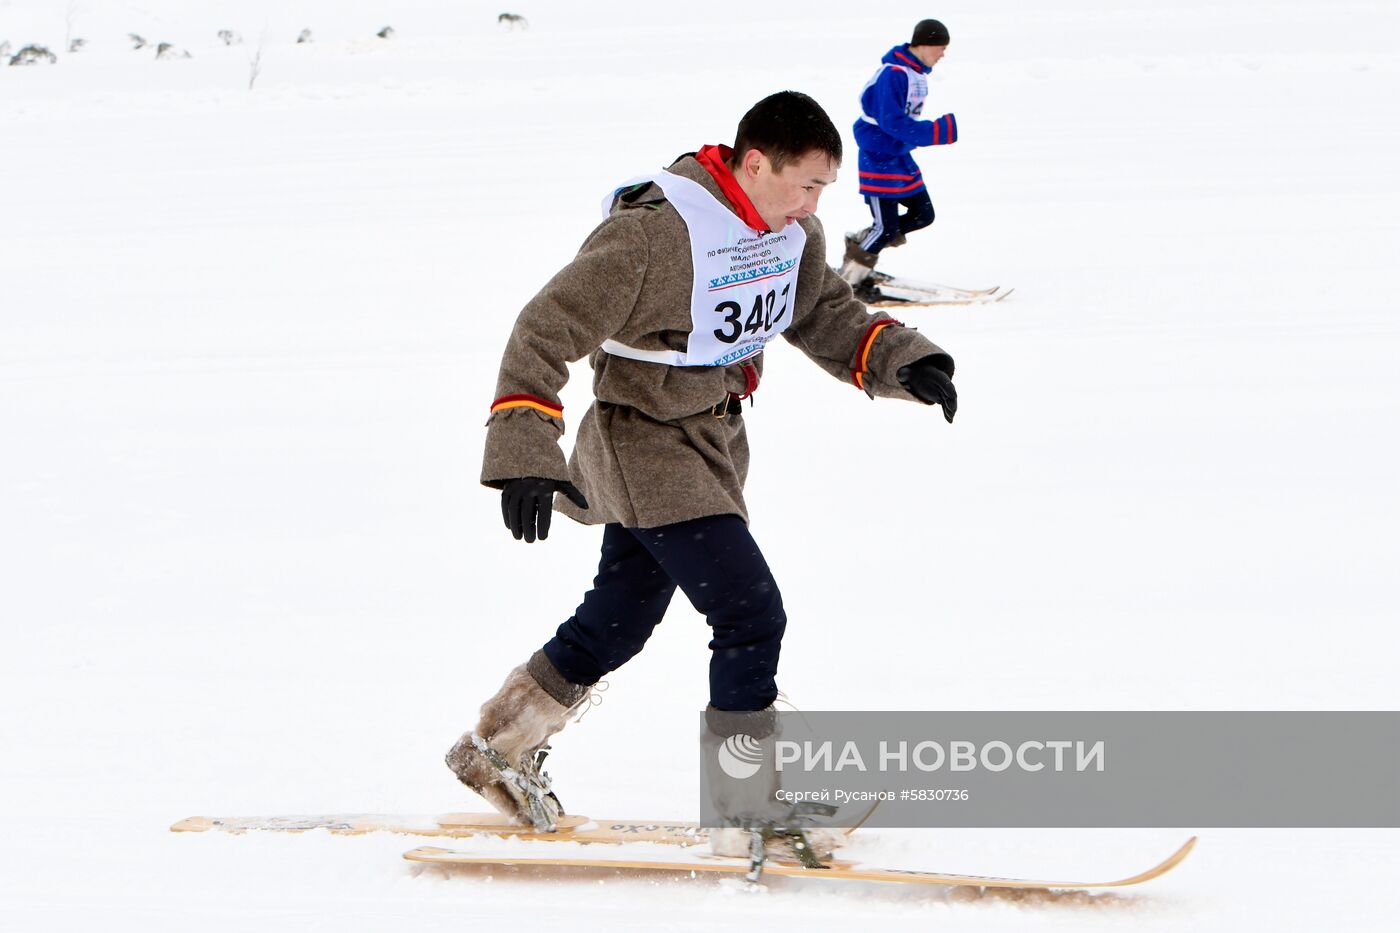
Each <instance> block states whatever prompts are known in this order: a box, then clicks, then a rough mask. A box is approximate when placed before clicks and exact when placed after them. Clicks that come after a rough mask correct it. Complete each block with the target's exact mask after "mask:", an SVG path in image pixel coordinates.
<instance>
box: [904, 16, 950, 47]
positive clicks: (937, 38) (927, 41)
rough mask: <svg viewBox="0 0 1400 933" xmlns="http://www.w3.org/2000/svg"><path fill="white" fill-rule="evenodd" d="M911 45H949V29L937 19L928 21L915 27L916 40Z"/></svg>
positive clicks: (913, 39) (910, 41)
mask: <svg viewBox="0 0 1400 933" xmlns="http://www.w3.org/2000/svg"><path fill="white" fill-rule="evenodd" d="M909 44H910V45H947V44H948V27H947V26H944V25H943V24H942V23H940V22H939V21H938V20H936V19H926V20H923V21H921V22H920V23H919V25H917V26H915V27H914V38H912V39H910V40H909Z"/></svg>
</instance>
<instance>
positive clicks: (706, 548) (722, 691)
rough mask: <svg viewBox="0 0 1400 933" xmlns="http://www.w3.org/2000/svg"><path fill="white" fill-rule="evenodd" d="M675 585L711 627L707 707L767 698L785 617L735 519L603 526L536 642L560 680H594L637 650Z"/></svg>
mask: <svg viewBox="0 0 1400 933" xmlns="http://www.w3.org/2000/svg"><path fill="white" fill-rule="evenodd" d="M677 586H679V587H680V589H681V591H682V592H684V593H685V595H686V597H687V598H688V599H689V600H690V602H691V605H693V606H694V607H695V608H696V610H698V611H699V612H700V613H702V614H703V615H704V616H705V619H706V621H708V622H709V624H710V628H711V629H712V635H713V638H712V639H711V641H710V651H711V654H710V705H711V706H714V707H715V708H716V709H721V710H734V711H746V712H747V711H754V710H760V709H765V708H766V707H769V706H771V705H772V704H773V701H774V700H775V699H776V698H777V695H778V687H777V684H776V682H775V678H776V676H777V673H778V651H779V648H780V646H781V644H782V640H783V629H784V628H785V627H786V625H787V616H786V614H784V612H783V599H782V596H781V594H779V592H778V585H777V583H776V582H774V580H773V574H772V572H771V571H770V570H769V569H768V563H767V562H766V561H765V560H764V559H763V554H762V553H761V552H760V551H759V549H758V545H757V544H756V543H755V542H754V540H753V537H752V535H750V534H749V529H748V526H747V525H745V524H744V522H743V520H742V519H740V518H739V517H738V516H737V515H716V516H711V517H708V518H697V519H695V520H693V521H688V522H680V523H678V524H675V525H662V526H660V527H658V528H623V527H622V526H621V525H616V524H612V525H606V526H604V528H603V548H602V556H601V558H600V559H599V561H598V575H597V576H596V577H595V578H594V579H593V589H591V590H589V591H588V593H587V594H585V595H584V597H583V603H582V604H581V605H580V606H579V607H578V609H577V610H575V612H574V616H573V618H571V619H569V621H567V622H565V623H564V624H563V625H561V626H559V630H558V631H557V632H556V633H555V635H554V637H553V638H552V639H550V640H549V642H548V643H546V644H545V646H544V653H545V656H546V657H548V658H549V660H550V662H551V663H552V664H553V665H554V666H555V668H557V669H558V671H559V673H561V674H563V675H564V677H565V678H566V679H568V680H570V681H572V682H574V683H577V684H594V683H597V682H598V680H599V679H600V678H601V677H603V675H605V674H607V673H608V672H609V671H614V670H617V669H618V668H619V667H621V666H622V665H623V664H626V663H627V662H628V661H629V660H631V659H632V657H633V656H634V655H636V654H637V652H639V651H641V650H642V646H643V645H645V644H646V641H647V639H648V638H650V637H651V633H652V630H653V629H655V628H656V625H657V623H658V622H660V621H661V617H662V616H663V615H665V613H666V607H667V606H668V605H670V603H671V597H672V595H674V594H675V592H676V587H677Z"/></svg>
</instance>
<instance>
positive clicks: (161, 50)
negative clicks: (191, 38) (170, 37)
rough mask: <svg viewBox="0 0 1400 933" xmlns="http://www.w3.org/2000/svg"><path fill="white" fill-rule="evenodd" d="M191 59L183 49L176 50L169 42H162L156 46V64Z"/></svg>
mask: <svg viewBox="0 0 1400 933" xmlns="http://www.w3.org/2000/svg"><path fill="white" fill-rule="evenodd" d="M191 57H192V56H191V55H190V53H189V52H186V51H185V50H184V49H177V48H175V46H173V45H171V44H170V43H169V42H162V43H161V44H160V45H158V46H156V61H158V62H163V61H170V60H171V59H176V58H191Z"/></svg>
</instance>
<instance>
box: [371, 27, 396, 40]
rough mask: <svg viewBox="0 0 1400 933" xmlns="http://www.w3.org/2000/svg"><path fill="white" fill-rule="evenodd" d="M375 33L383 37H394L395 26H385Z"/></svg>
mask: <svg viewBox="0 0 1400 933" xmlns="http://www.w3.org/2000/svg"><path fill="white" fill-rule="evenodd" d="M375 35H376V36H378V37H379V38H381V39H392V38H394V27H393V26H385V27H384V28H383V29H381V30H379V31H378V32H376V33H375Z"/></svg>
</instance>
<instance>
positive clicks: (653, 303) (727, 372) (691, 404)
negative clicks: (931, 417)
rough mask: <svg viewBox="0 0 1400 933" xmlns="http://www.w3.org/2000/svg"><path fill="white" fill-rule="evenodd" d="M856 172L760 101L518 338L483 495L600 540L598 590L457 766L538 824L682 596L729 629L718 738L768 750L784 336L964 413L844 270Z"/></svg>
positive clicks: (525, 527) (644, 188) (870, 381)
mask: <svg viewBox="0 0 1400 933" xmlns="http://www.w3.org/2000/svg"><path fill="white" fill-rule="evenodd" d="M840 163H841V137H840V135H839V134H838V133H837V131H836V128H835V127H834V126H833V125H832V123H831V120H830V119H829V118H828V117H827V115H826V113H825V112H824V111H823V110H822V109H821V107H820V106H818V105H817V103H816V102H815V101H814V100H812V99H811V98H810V97H807V96H806V95H804V94H798V93H795V92H791V91H785V92H782V93H779V94H774V95H772V96H771V97H768V98H765V99H764V100H762V101H760V102H759V103H758V104H756V105H755V106H754V107H753V108H752V109H751V110H750V111H749V112H748V113H747V114H746V115H745V116H744V118H743V120H742V121H741V122H740V124H739V127H738V131H737V134H736V139H735V143H734V147H733V148H732V149H730V148H729V147H726V146H705V147H703V148H701V149H700V150H699V151H698V152H696V153H692V154H689V155H684V156H682V157H681V158H679V159H677V160H676V162H675V163H673V164H672V165H671V166H670V167H669V168H667V169H666V170H664V171H661V172H658V173H656V174H654V175H651V176H647V177H644V178H640V179H634V180H633V181H632V182H629V183H627V184H625V185H623V186H622V187H620V188H618V189H617V190H616V191H615V192H614V193H613V195H612V196H611V197H610V198H609V200H608V203H607V205H606V208H605V210H606V211H607V216H606V219H605V220H604V221H603V222H602V223H601V224H600V225H599V226H598V227H597V228H596V229H595V230H594V231H593V232H592V234H590V235H589V237H588V239H587V240H586V241H585V242H584V244H583V248H582V249H581V250H580V251H579V253H578V256H577V257H575V259H574V260H573V261H572V262H571V263H570V264H569V265H568V266H566V267H565V268H564V269H563V270H561V271H560V272H559V273H558V274H557V275H555V277H554V278H553V279H551V280H550V281H549V283H548V284H547V285H545V287H544V288H543V290H541V291H540V293H539V294H538V295H536V296H535V297H534V298H533V299H532V300H531V301H530V302H529V304H527V305H526V306H525V309H524V310H523V311H521V313H520V317H519V319H518V320H517V321H516V323H515V328H514V330H513V331H512V333H511V336H510V340H509V343H508V344H507V345H506V350H505V355H504V358H503V359H502V361H501V370H500V376H499V379H498V381H497V387H496V395H497V398H496V400H495V402H494V403H493V404H492V406H491V418H490V421H489V422H488V431H487V438H486V456H485V463H484V466H483V468H482V474H481V480H482V482H483V483H485V484H486V485H487V486H490V487H493V488H496V489H500V490H501V509H502V515H503V517H504V520H505V524H506V526H507V527H508V528H510V529H511V531H512V533H513V534H514V536H515V537H516V539H521V538H523V539H524V540H525V541H527V542H533V541H534V540H535V539H536V538H539V539H541V540H543V539H544V538H545V537H547V536H548V533H549V526H550V519H551V514H552V509H553V508H556V507H557V508H558V509H559V510H560V511H561V512H563V513H564V514H565V515H568V516H569V517H570V518H574V519H576V520H578V521H580V522H583V523H585V524H595V525H596V524H600V525H603V526H604V528H603V541H602V555H601V559H600V561H599V566H598V574H597V576H596V578H595V579H594V581H593V587H592V589H591V590H589V591H588V592H587V593H586V594H585V595H584V597H583V602H582V603H581V604H580V605H579V607H578V609H577V610H576V611H575V613H574V615H573V616H572V617H571V618H570V619H569V620H568V621H566V622H564V623H563V624H562V625H561V626H559V629H558V631H557V632H556V633H555V635H554V637H553V638H551V639H550V640H549V641H548V642H546V643H545V644H544V646H543V647H542V648H541V649H540V650H539V651H537V652H535V654H534V655H533V656H531V657H530V659H529V660H528V661H527V662H526V663H525V664H522V665H521V666H519V667H517V668H516V669H515V670H513V671H512V672H511V673H510V675H509V676H508V677H507V678H506V682H505V684H504V685H503V686H502V688H501V690H500V691H499V692H498V693H497V694H496V696H494V697H492V698H491V699H489V700H487V701H486V703H485V705H484V706H483V707H482V709H481V719H480V721H479V722H478V724H477V726H476V728H475V730H474V731H472V732H469V733H467V734H466V735H464V736H463V737H462V739H461V740H460V741H459V742H458V743H457V744H456V745H455V746H454V747H453V748H452V750H451V751H450V752H449V753H448V757H447V760H448V764H449V766H450V767H451V768H452V770H453V771H454V772H455V773H456V774H457V775H458V777H459V778H460V779H461V780H462V781H463V783H465V784H467V785H468V786H469V787H471V788H472V789H474V790H476V791H477V792H478V793H480V794H481V795H482V796H483V797H485V798H486V799H487V800H488V801H490V802H491V803H492V804H493V805H494V806H495V807H497V808H498V809H500V810H501V811H503V812H505V813H507V814H510V815H512V816H514V817H515V818H516V819H517V820H519V821H521V822H528V823H533V824H534V825H535V826H536V827H537V828H539V829H541V830H550V829H553V827H554V821H555V818H556V817H557V816H558V815H559V813H560V809H559V806H558V801H557V800H556V799H555V798H554V796H553V795H552V794H551V793H549V790H548V786H547V782H546V781H545V780H544V778H543V777H542V775H541V774H540V772H539V769H538V762H539V759H540V758H541V757H542V749H543V748H544V746H545V742H546V741H547V740H548V738H549V737H550V736H551V735H552V734H553V733H555V732H557V731H558V730H559V729H561V728H563V726H564V723H565V722H566V721H567V718H568V716H569V714H570V713H571V712H572V711H573V710H574V709H575V708H577V707H578V706H579V705H580V704H582V703H583V702H584V700H585V699H586V698H587V696H588V694H589V689H590V687H591V686H592V685H593V684H596V683H597V682H598V680H599V679H600V678H602V677H603V676H604V675H606V674H607V673H609V672H610V671H613V670H616V669H617V668H619V667H621V666H622V665H623V664H625V663H626V662H627V661H628V660H629V659H630V658H632V657H633V656H634V655H635V654H636V653H637V652H639V651H640V650H641V649H642V646H643V645H644V644H645V643H646V640H647V638H648V637H649V636H650V634H651V632H652V629H653V628H654V627H655V626H656V625H657V623H658V622H660V621H661V617H662V615H663V614H664V613H665V611H666V607H667V606H668V605H669V603H670V601H671V598H672V596H673V595H674V593H675V591H676V589H677V588H679V589H681V590H682V591H683V592H684V593H685V595H686V597H687V598H688V599H689V600H690V601H691V603H692V604H693V605H694V606H695V608H696V609H697V610H699V611H700V612H701V613H703V614H704V615H705V617H706V620H707V621H708V623H709V625H710V627H711V629H712V634H713V640H712V641H711V642H710V649H711V660H710V697H709V700H710V703H709V711H710V713H711V714H713V717H714V721H715V723H716V725H715V726H714V729H715V733H716V735H718V736H721V737H723V736H725V735H729V734H734V732H735V731H738V730H739V729H742V731H744V732H745V733H746V734H748V735H750V736H753V737H754V738H757V739H762V738H763V737H764V736H765V735H766V734H768V733H771V731H772V722H773V719H774V715H773V713H772V705H773V701H774V699H775V698H776V696H777V686H776V683H775V677H776V674H777V669H778V652H779V647H780V644H781V641H782V635H783V629H784V627H785V625H786V621H787V617H786V615H785V614H784V612H783V605H782V598H781V596H780V594H779V591H778V586H777V584H776V583H775V582H774V580H773V576H772V574H771V572H770V571H769V569H768V565H767V563H766V562H765V561H764V559H763V555H762V553H761V552H760V550H759V547H758V545H757V544H756V543H755V542H754V539H753V537H752V536H751V535H750V533H749V529H748V513H747V510H746V508H745V505H744V495H743V489H744V479H745V476H746V474H747V472H748V466H749V451H748V443H747V440H746V437H745V431H744V417H743V408H742V404H741V402H742V400H743V399H745V398H748V397H749V396H751V395H752V394H753V393H754V391H755V390H756V389H757V388H758V385H759V379H760V376H761V374H762V369H763V358H762V352H763V349H764V345H765V344H766V343H767V341H769V340H771V339H772V338H774V337H776V336H777V335H778V334H782V336H783V337H784V338H786V339H787V341H788V342H789V343H792V344H794V345H795V346H796V347H797V348H798V349H800V350H801V351H802V352H803V353H805V354H806V355H807V356H808V357H810V358H811V359H812V360H813V361H814V362H815V363H816V364H817V365H818V366H820V367H821V368H822V369H825V370H826V371H827V372H829V373H831V374H832V375H833V376H835V377H837V378H838V379H841V380H842V381H844V382H846V383H848V384H850V385H853V386H854V387H855V388H856V389H858V390H860V391H863V392H865V393H866V394H867V395H869V396H871V397H872V398H873V397H875V396H885V397H890V398H902V399H906V400H909V401H920V402H923V403H925V404H928V405H941V406H942V409H943V414H944V417H945V418H946V419H947V420H948V421H949V422H952V420H953V415H954V412H955V411H956V408H957V395H956V392H955V391H954V388H953V384H952V380H951V376H952V375H953V360H952V358H951V357H950V356H949V355H948V354H947V353H945V352H943V351H942V350H940V349H939V348H938V347H936V346H935V345H934V344H932V343H930V342H929V341H928V340H927V339H925V338H924V337H922V336H921V335H919V334H918V333H916V332H915V331H913V330H910V329H908V328H905V327H903V326H902V325H901V324H900V323H899V322H898V321H895V320H893V319H891V318H890V317H889V316H888V315H886V314H884V313H875V314H872V313H870V312H869V311H868V310H867V309H866V308H865V306H864V305H862V304H861V303H860V302H859V301H857V300H856V299H855V298H853V297H852V295H851V289H850V286H849V285H847V284H846V282H845V281H843V280H842V279H841V277H840V276H839V275H838V274H837V273H836V272H834V271H833V270H832V269H831V268H829V267H828V266H827V264H826V241H825V239H824V237H823V234H822V227H821V224H820V223H819V222H818V221H817V219H816V217H815V216H814V215H815V211H816V208H817V200H818V198H819V197H820V196H821V193H822V190H823V189H824V188H825V187H827V186H828V185H830V184H831V183H833V182H834V181H835V180H836V173H837V169H838V168H839V166H840ZM584 356H589V357H590V362H591V363H592V366H593V371H594V378H593V393H594V396H595V401H594V402H593V404H592V406H591V407H590V408H589V410H588V411H587V413H585V415H584V417H583V420H582V422H581V423H580V424H579V429H578V439H577V441H576V442H575V444H574V450H573V455H572V456H571V457H570V459H569V460H568V462H567V463H566V462H565V458H564V454H563V452H562V450H561V449H560V446H559V438H560V436H561V435H562V434H563V433H564V421H563V406H562V405H561V404H560V401H559V392H560V390H561V388H562V387H563V385H564V382H565V380H566V378H567V376H568V370H567V368H566V364H567V363H569V362H572V361H575V360H578V359H581V358H583V357H584ZM556 496H557V497H558V499H557V502H556ZM736 717H737V718H736ZM736 723H737V725H736ZM740 843H741V844H743V845H744V846H745V850H746V844H745V843H743V842H742V840H740Z"/></svg>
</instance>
